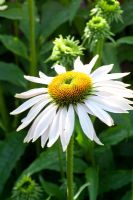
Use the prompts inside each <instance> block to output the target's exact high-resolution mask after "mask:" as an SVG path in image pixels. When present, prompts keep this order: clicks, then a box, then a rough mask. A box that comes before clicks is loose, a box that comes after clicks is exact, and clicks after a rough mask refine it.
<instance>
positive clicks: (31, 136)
mask: <svg viewBox="0 0 133 200" xmlns="http://www.w3.org/2000/svg"><path fill="white" fill-rule="evenodd" d="M53 107H54V108H55V106H54V105H53V104H50V105H49V106H48V107H47V108H46V109H45V110H44V111H42V112H41V113H40V114H39V115H38V117H37V118H36V119H35V121H34V122H33V124H32V126H31V128H30V129H29V131H28V135H27V136H26V138H25V140H24V142H29V141H30V140H31V139H33V141H35V140H36V139H37V138H38V137H39V136H40V135H39V133H37V134H38V135H39V136H38V135H37V136H36V138H35V137H34V133H35V129H36V127H37V126H38V124H39V122H40V121H41V120H42V118H43V117H44V116H45V114H46V115H47V113H49V110H51V111H53ZM54 113H55V111H54ZM52 116H53V115H52ZM50 122H51V121H50ZM50 122H49V121H48V120H47V121H44V124H43V127H44V130H43V131H42V132H43V133H44V132H45V131H46V130H47V128H48V126H49V124H50ZM43 133H41V134H43Z"/></svg>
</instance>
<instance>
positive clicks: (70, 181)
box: [67, 135, 74, 200]
mask: <svg viewBox="0 0 133 200" xmlns="http://www.w3.org/2000/svg"><path fill="white" fill-rule="evenodd" d="M73 143H74V135H72V137H71V140H70V143H69V145H68V147H67V200H73V146H74V145H73Z"/></svg>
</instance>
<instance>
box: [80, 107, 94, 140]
mask: <svg viewBox="0 0 133 200" xmlns="http://www.w3.org/2000/svg"><path fill="white" fill-rule="evenodd" d="M76 112H77V115H78V117H79V121H80V124H81V127H82V130H83V132H84V133H85V135H86V136H87V137H88V138H89V139H90V140H93V135H94V132H95V130H94V127H93V124H92V122H91V120H90V118H89V116H88V114H87V110H85V108H84V107H83V106H82V105H81V104H77V109H76Z"/></svg>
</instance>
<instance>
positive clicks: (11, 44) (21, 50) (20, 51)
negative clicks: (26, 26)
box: [0, 35, 28, 59]
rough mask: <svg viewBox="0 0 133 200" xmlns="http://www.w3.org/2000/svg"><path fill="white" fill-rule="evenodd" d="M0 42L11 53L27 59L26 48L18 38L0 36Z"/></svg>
mask: <svg viewBox="0 0 133 200" xmlns="http://www.w3.org/2000/svg"><path fill="white" fill-rule="evenodd" d="M0 41H1V42H2V43H3V45H4V46H5V47H6V48H7V49H8V50H10V51H11V52H13V53H15V54H16V55H19V56H21V57H23V58H25V59H28V54H27V49H26V46H25V44H24V43H23V42H22V41H21V40H20V39H19V38H17V37H14V36H9V35H0Z"/></svg>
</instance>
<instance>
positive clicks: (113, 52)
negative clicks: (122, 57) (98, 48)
mask: <svg viewBox="0 0 133 200" xmlns="http://www.w3.org/2000/svg"><path fill="white" fill-rule="evenodd" d="M103 62H104V64H114V67H113V70H112V71H113V72H120V66H119V60H118V55H117V47H116V45H114V44H112V43H105V45H104V48H103Z"/></svg>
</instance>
